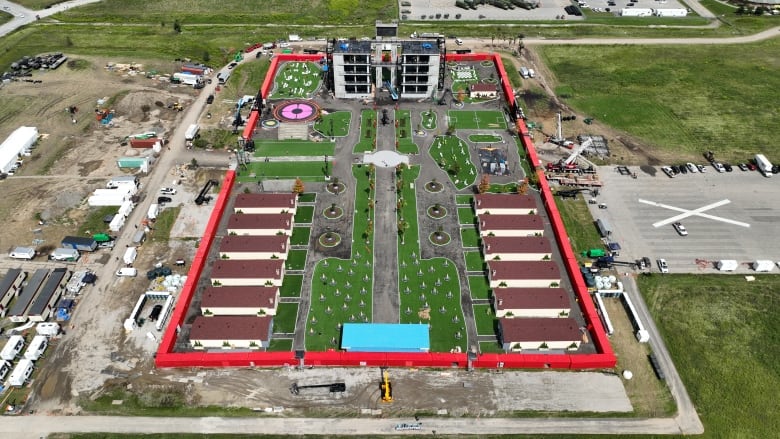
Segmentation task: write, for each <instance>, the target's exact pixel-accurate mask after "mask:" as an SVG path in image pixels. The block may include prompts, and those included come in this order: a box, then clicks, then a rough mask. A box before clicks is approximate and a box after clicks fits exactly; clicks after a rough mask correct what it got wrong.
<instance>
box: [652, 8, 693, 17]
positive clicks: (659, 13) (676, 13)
mask: <svg viewBox="0 0 780 439" xmlns="http://www.w3.org/2000/svg"><path fill="white" fill-rule="evenodd" d="M654 12H655V16H656V17H686V16H688V10H687V9H656V10H655V11H654Z"/></svg>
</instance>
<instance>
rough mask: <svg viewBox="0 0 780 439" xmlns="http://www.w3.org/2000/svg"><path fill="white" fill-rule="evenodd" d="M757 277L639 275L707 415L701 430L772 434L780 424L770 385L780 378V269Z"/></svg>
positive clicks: (685, 377)
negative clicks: (749, 279)
mask: <svg viewBox="0 0 780 439" xmlns="http://www.w3.org/2000/svg"><path fill="white" fill-rule="evenodd" d="M755 277H756V280H755V281H754V282H746V281H745V278H744V277H743V276H739V275H721V274H715V275H701V274H697V275H673V276H668V277H667V276H660V275H650V276H639V277H638V278H637V280H638V283H639V287H640V290H641V291H642V294H643V295H644V297H645V301H646V302H647V304H648V307H649V308H650V310H651V312H652V314H653V317H654V319H655V321H656V323H657V324H658V326H659V328H660V330H661V333H662V335H663V337H664V341H665V342H666V345H667V347H668V348H669V351H670V353H671V355H672V358H673V359H674V364H675V367H676V368H677V370H678V371H679V372H680V375H681V377H682V379H683V382H684V383H685V387H686V388H687V390H688V393H689V394H690V396H691V399H692V400H693V403H694V405H695V406H696V411H697V412H698V413H699V415H700V416H701V419H702V422H703V423H704V435H703V437H707V438H721V437H744V438H747V437H755V438H763V437H772V436H775V435H776V434H777V430H778V428H780V416H778V411H777V404H776V403H775V402H772V401H775V395H774V392H771V391H767V390H768V389H777V388H778V387H779V386H780V374H778V366H777V365H778V364H779V363H780V351H778V349H776V347H777V346H778V345H779V344H780V320H778V319H777V313H776V312H774V310H777V306H778V295H777V292H778V291H780V277H778V276H775V275H757V276H755ZM772 407H775V408H774V409H773V408H772Z"/></svg>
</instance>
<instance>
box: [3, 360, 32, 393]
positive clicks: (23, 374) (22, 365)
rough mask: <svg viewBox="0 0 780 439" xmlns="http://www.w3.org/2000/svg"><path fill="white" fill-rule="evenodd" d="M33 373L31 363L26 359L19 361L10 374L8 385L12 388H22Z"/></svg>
mask: <svg viewBox="0 0 780 439" xmlns="http://www.w3.org/2000/svg"><path fill="white" fill-rule="evenodd" d="M32 372H33V362H32V360H28V359H26V358H24V359H21V360H19V363H18V364H17V365H16V368H14V371H13V372H11V376H10V377H8V385H9V386H14V387H22V386H24V383H26V382H27V380H29V379H30V375H32Z"/></svg>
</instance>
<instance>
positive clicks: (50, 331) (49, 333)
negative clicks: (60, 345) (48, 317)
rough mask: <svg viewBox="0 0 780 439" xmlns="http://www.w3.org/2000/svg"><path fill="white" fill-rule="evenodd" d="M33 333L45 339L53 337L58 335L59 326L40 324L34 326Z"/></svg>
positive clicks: (57, 324) (54, 323) (48, 323)
mask: <svg viewBox="0 0 780 439" xmlns="http://www.w3.org/2000/svg"><path fill="white" fill-rule="evenodd" d="M35 333H36V334H38V335H43V336H46V337H55V336H56V335H57V334H59V333H60V324H59V323H56V322H41V323H38V325H36V326H35Z"/></svg>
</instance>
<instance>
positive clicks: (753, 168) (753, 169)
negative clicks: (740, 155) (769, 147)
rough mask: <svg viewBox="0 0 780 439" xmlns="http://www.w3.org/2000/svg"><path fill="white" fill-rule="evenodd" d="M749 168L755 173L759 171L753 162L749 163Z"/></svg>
mask: <svg viewBox="0 0 780 439" xmlns="http://www.w3.org/2000/svg"><path fill="white" fill-rule="evenodd" d="M747 168H748V169H750V170H751V171H755V170H756V169H758V167H757V166H756V164H755V163H751V162H748V163H747Z"/></svg>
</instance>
